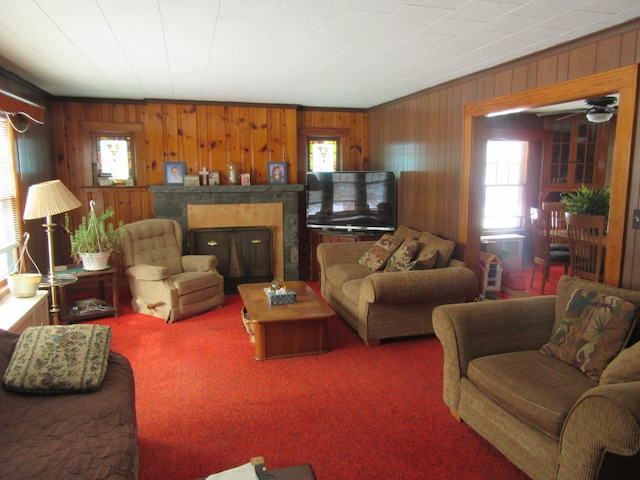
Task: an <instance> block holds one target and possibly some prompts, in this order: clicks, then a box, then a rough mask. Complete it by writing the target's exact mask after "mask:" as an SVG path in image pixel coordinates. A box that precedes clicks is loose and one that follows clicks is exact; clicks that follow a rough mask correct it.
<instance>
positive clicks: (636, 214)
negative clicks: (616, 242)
mask: <svg viewBox="0 0 640 480" xmlns="http://www.w3.org/2000/svg"><path fill="white" fill-rule="evenodd" d="M633 228H640V209H638V208H636V209H635V210H634V211H633Z"/></svg>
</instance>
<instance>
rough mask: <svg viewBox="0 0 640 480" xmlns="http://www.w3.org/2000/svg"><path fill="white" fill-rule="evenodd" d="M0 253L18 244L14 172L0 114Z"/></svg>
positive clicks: (5, 122) (4, 120)
mask: <svg viewBox="0 0 640 480" xmlns="http://www.w3.org/2000/svg"><path fill="white" fill-rule="evenodd" d="M0 225H2V228H0V254H4V253H5V252H8V251H9V250H12V249H14V248H16V247H18V246H19V245H20V229H19V225H18V205H17V199H16V173H15V169H14V163H13V155H12V154H11V136H10V135H9V128H8V122H7V119H6V117H4V116H0Z"/></svg>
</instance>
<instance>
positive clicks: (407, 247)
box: [384, 238, 420, 272]
mask: <svg viewBox="0 0 640 480" xmlns="http://www.w3.org/2000/svg"><path fill="white" fill-rule="evenodd" d="M419 246H420V244H419V243H418V241H417V240H414V239H413V238H407V239H405V240H404V242H402V245H400V246H399V247H398V249H397V250H396V251H395V252H393V254H392V255H391V257H389V260H388V261H387V265H386V266H385V267H384V271H385V272H402V271H404V270H409V267H408V266H409V264H410V263H411V260H413V257H415V256H416V253H417V252H418V248H419Z"/></svg>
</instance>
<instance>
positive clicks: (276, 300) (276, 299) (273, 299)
mask: <svg viewBox="0 0 640 480" xmlns="http://www.w3.org/2000/svg"><path fill="white" fill-rule="evenodd" d="M267 297H269V305H289V304H291V303H297V301H298V299H297V297H296V292H294V291H288V292H287V293H280V294H276V293H274V292H267Z"/></svg>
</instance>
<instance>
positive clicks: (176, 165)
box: [164, 162, 187, 186]
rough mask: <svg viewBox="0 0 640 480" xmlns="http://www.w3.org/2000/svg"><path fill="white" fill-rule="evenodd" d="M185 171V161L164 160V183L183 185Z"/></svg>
mask: <svg viewBox="0 0 640 480" xmlns="http://www.w3.org/2000/svg"><path fill="white" fill-rule="evenodd" d="M186 171H187V165H186V163H185V162H164V184H165V185H169V186H182V185H184V175H185V173H186Z"/></svg>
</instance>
